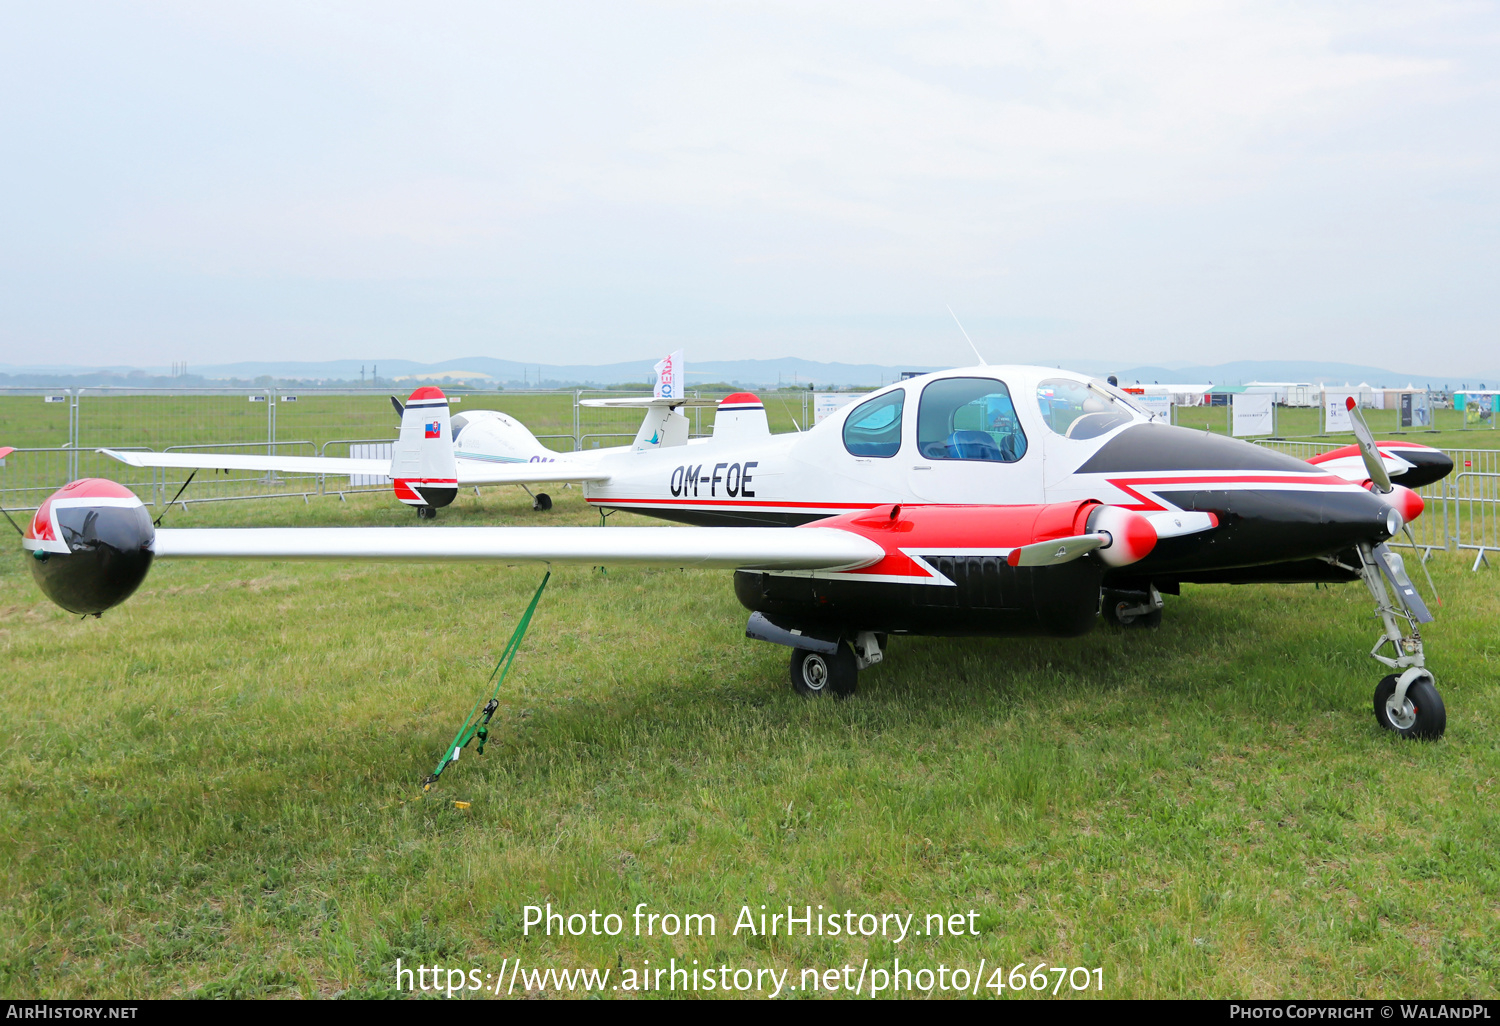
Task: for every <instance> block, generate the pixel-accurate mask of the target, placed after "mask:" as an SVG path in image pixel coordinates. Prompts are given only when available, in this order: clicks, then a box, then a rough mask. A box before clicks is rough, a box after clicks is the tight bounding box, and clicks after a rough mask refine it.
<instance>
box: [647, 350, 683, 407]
mask: <svg viewBox="0 0 1500 1026" xmlns="http://www.w3.org/2000/svg"><path fill="white" fill-rule="evenodd" d="M651 369H652V370H654V371H656V387H655V388H653V389H652V390H651V394H652V395H653V396H655V397H656V398H658V399H681V398H682V395H683V390H684V389H685V388H686V387H687V370H686V368H685V367H684V366H683V363H682V350H681V349H679V350H677V351H676V352H674V353H672V354H670V355H668V356H664V357H662V358H661V360H660V361H658V362H657V364H656V366H655V367H653V368H651Z"/></svg>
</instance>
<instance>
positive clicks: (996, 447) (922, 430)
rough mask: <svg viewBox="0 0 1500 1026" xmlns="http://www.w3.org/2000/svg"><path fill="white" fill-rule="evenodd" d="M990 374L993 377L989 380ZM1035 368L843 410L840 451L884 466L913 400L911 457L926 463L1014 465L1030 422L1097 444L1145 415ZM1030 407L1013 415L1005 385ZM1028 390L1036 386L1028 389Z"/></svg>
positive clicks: (904, 389)
mask: <svg viewBox="0 0 1500 1026" xmlns="http://www.w3.org/2000/svg"><path fill="white" fill-rule="evenodd" d="M985 372H992V373H993V374H994V376H991V373H985ZM1046 373H1047V372H1046V371H1044V370H1041V369H1040V368H1029V367H1027V368H974V369H973V370H971V371H966V372H963V373H961V374H953V373H951V372H950V374H949V375H946V376H942V377H932V378H929V379H919V380H917V381H912V382H910V383H908V384H904V385H903V386H901V387H899V388H893V389H891V390H890V391H886V392H881V393H879V394H877V395H874V396H871V397H870V398H869V399H866V400H865V401H864V402H862V403H859V404H858V405H856V406H854V407H853V408H852V409H850V411H849V413H848V415H847V416H845V417H844V423H843V441H844V448H845V449H847V450H848V451H849V453H850V454H851V455H854V456H865V457H876V458H881V459H889V458H891V457H894V456H896V455H897V454H898V453H899V452H900V450H901V446H902V441H903V437H902V432H903V423H904V422H905V421H904V414H905V412H906V405H907V402H908V398H909V397H910V396H913V395H914V396H915V398H916V407H917V408H916V421H917V422H916V446H917V455H918V456H919V458H922V459H929V460H980V461H986V462H991V463H1015V462H1017V461H1018V460H1020V459H1022V458H1023V457H1024V456H1025V455H1026V451H1027V448H1028V446H1029V442H1028V439H1027V435H1026V430H1025V428H1024V426H1023V424H1030V425H1032V428H1033V433H1035V430H1036V427H1035V424H1036V421H1037V420H1038V419H1040V420H1041V422H1042V424H1043V425H1045V426H1046V428H1047V429H1048V430H1049V431H1051V432H1053V433H1054V434H1057V435H1060V436H1062V437H1064V438H1072V439H1089V438H1098V437H1099V436H1101V435H1104V434H1107V433H1108V432H1110V431H1113V430H1115V429H1116V428H1119V427H1123V426H1125V425H1127V424H1131V423H1135V422H1137V421H1140V420H1145V419H1149V415H1148V414H1146V413H1144V412H1143V411H1141V410H1139V409H1137V408H1136V407H1135V406H1133V405H1132V404H1131V403H1130V402H1129V400H1128V399H1127V398H1126V397H1125V396H1123V395H1120V394H1119V393H1117V392H1114V391H1112V390H1110V389H1109V388H1107V387H1106V386H1105V385H1103V384H1100V383H1098V382H1094V381H1081V380H1079V379H1078V378H1072V377H1061V376H1055V377H1054V376H1050V375H1049V376H1045V377H1039V376H1040V375H1045V374H1046ZM1002 377H1005V378H1009V379H1010V381H1011V384H1014V385H1016V386H1017V387H1018V388H1019V389H1020V390H1021V391H1020V392H1019V393H1018V394H1019V395H1020V396H1021V397H1022V399H1021V401H1022V402H1025V395H1026V392H1027V391H1028V390H1031V391H1032V395H1033V398H1034V401H1035V404H1036V405H1035V407H1033V408H1032V409H1029V410H1025V411H1024V415H1023V412H1022V411H1018V410H1017V407H1016V400H1015V398H1014V397H1013V396H1012V393H1011V389H1010V385H1007V384H1006V382H1005V381H1004V380H1002ZM1031 382H1036V385H1035V387H1034V389H1031V388H1030V385H1031Z"/></svg>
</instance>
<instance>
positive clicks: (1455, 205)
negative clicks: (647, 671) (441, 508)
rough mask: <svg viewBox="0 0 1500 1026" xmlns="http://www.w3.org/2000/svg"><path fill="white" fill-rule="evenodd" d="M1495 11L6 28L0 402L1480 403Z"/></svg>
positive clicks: (918, 14)
mask: <svg viewBox="0 0 1500 1026" xmlns="http://www.w3.org/2000/svg"><path fill="white" fill-rule="evenodd" d="M1497 85H1500V11H1497V7H1496V5H1495V4H1493V3H1443V2H1437V0H1414V2H1405V0H1398V2H1390V3H1380V2H1371V0H1361V2H1356V3H1349V4H1281V3H1274V2H1267V0H1259V2H1253V3H1245V4H1236V3H1212V2H1208V0H1192V2H1186V3H1144V4H1127V3H1121V2H1101V3H1093V4H1070V3H1061V2H1056V0H1048V2H1045V3H1042V2H1038V3H1029V4H1027V3H1019V4H943V3H916V2H904V3H899V4H883V3H877V2H871V0H862V2H859V3H850V4H815V3H809V2H806V0H799V2H794V3H785V4H776V3H739V4H686V3H635V4H630V3H623V2H619V0H615V2H610V3H603V4H585V3H562V2H552V3H546V4H537V5H526V4H516V3H512V4H497V3H478V4H442V3H431V2H428V3H421V4H417V3H407V4H399V5H398V4H379V3H374V2H370V0H360V2H358V3H348V4H327V3H323V4H319V3H309V2H305V0H299V2H295V3H274V2H268V0H256V2H254V3H246V4H242V5H238V6H236V5H232V4H228V3H196V4H182V5H178V4H171V3H149V2H143V0H136V2H132V3H129V4H119V3H109V4H98V5H92V4H81V3H46V4H32V3H24V2H20V0H0V363H15V364H33V363H49V364H50V363H78V364H101V363H126V364H137V365H147V364H151V365H155V364H165V363H168V362H170V361H173V360H186V361H188V362H189V363H190V364H198V365H205V364H209V363H223V362H229V361H232V360H244V359H278V360H279V359H333V358H354V359H364V358H371V359H379V358H391V357H408V358H414V359H429V360H437V359H448V358H453V357H463V356H470V355H486V356H495V357H501V358H511V359H518V360H536V361H546V362H549V363H598V362H610V361H615V360H621V359H634V358H641V357H655V356H658V355H660V354H661V353H662V352H665V351H667V350H668V349H671V348H676V347H678V346H682V347H685V348H686V349H687V350H688V355H689V359H690V360H691V359H698V360H703V359H727V358H745V357H757V356H760V357H775V356H785V355H798V356H804V357H808V358H812V359H819V360H843V361H859V362H864V361H875V362H882V363H890V364H901V363H930V364H943V363H955V362H965V361H966V360H967V359H968V355H967V354H968V348H967V346H966V345H965V344H964V342H963V339H962V336H961V335H959V334H958V331H957V329H956V328H955V327H953V324H952V320H951V319H950V318H949V315H948V312H947V309H946V307H947V306H948V305H951V306H952V307H953V309H954V310H955V311H956V312H957V313H958V315H959V316H960V317H961V318H962V319H963V321H964V323H965V326H966V327H967V328H968V329H969V333H970V334H971V335H972V336H973V337H974V339H975V341H976V342H977V343H979V345H980V348H981V349H982V350H983V351H984V354H985V356H986V357H987V358H988V359H989V360H990V361H991V362H999V361H1016V362H1023V361H1024V362H1032V361H1035V362H1048V363H1057V362H1065V361H1066V360H1067V359H1069V358H1078V359H1091V360H1092V359H1110V358H1112V359H1116V360H1119V361H1120V363H1121V365H1122V366H1125V365H1135V364H1139V363H1144V362H1149V361H1159V362H1172V361H1175V362H1185V361H1191V362H1206V363H1216V362H1222V361H1226V360H1231V359H1247V358H1248V359H1253V358H1278V359H1283V358H1284V359H1320V360H1343V361H1348V362H1358V363H1366V364H1376V365H1383V366H1387V367H1390V368H1393V369H1396V370H1398V371H1401V370H1407V369H1411V370H1418V369H1420V370H1424V371H1431V372H1433V373H1452V374H1455V375H1458V374H1462V373H1465V372H1470V371H1481V370H1482V371H1490V370H1493V369H1494V368H1497V367H1500V330H1497V329H1500V289H1497V283H1500V276H1497V271H1500V260H1497V251H1500V250H1497V247H1500V232H1497V227H1500V218H1497V213H1500V211H1497V199H1496V185H1497V176H1496V172H1497V157H1500V139H1497V135H1500V102H1497V101H1500V89H1497Z"/></svg>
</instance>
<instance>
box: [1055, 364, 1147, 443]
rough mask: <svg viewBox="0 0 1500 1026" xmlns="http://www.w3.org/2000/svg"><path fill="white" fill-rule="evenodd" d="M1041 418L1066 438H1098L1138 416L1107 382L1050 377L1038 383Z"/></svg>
mask: <svg viewBox="0 0 1500 1026" xmlns="http://www.w3.org/2000/svg"><path fill="white" fill-rule="evenodd" d="M1036 402H1037V406H1038V407H1040V408H1041V411H1042V420H1043V421H1044V422H1045V423H1046V425H1047V426H1048V427H1049V428H1051V429H1052V430H1053V431H1054V432H1056V433H1057V434H1059V435H1062V436H1063V437H1064V438H1097V437H1099V436H1100V435H1102V434H1105V433H1106V432H1109V431H1113V430H1114V429H1115V428H1117V427H1120V426H1121V425H1123V424H1129V423H1131V422H1133V421H1134V420H1135V416H1134V414H1133V412H1132V411H1133V410H1134V409H1135V407H1133V406H1131V405H1130V404H1128V403H1126V402H1125V400H1124V399H1123V398H1122V397H1120V396H1118V395H1115V394H1114V393H1112V392H1109V391H1107V390H1106V388H1105V386H1103V385H1098V384H1094V383H1091V382H1083V381H1075V380H1073V379H1072V378H1048V379H1047V380H1045V381H1043V382H1042V383H1041V384H1039V385H1037V387H1036Z"/></svg>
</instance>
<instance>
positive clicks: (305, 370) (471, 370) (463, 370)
mask: <svg viewBox="0 0 1500 1026" xmlns="http://www.w3.org/2000/svg"><path fill="white" fill-rule="evenodd" d="M655 363H656V360H655V359H651V360H631V361H627V362H624V363H611V364H603V365H596V366H579V365H565V364H545V363H543V364H537V363H520V362H517V361H514V360H496V359H493V358H491V357H472V358H466V359H462V360H444V361H441V362H438V363H419V362H417V361H414V360H379V361H363V360H330V361H326V362H309V363H301V362H294V361H276V362H271V361H267V362H245V363H226V364H212V365H207V366H197V365H193V366H190V367H189V368H188V371H189V374H190V376H191V377H192V378H193V379H195V380H203V381H210V382H211V381H227V380H235V381H245V382H251V381H255V380H256V379H257V378H263V377H269V378H272V379H274V380H277V381H305V382H314V381H326V382H342V383H347V382H359V381H365V382H369V383H374V381H375V378H376V377H377V376H378V377H379V380H380V382H381V383H382V384H394V383H396V382H400V381H406V380H414V379H436V380H449V381H468V382H469V383H471V384H472V383H483V382H486V381H488V382H495V383H497V384H502V385H508V386H509V385H515V386H521V385H529V386H531V387H533V388H538V387H544V386H558V387H562V386H573V385H601V386H602V385H619V384H624V383H628V382H647V381H651V380H653V379H654V374H653V372H652V367H653V366H654V365H655ZM937 369H939V368H937V367H932V366H928V365H920V364H913V365H905V366H901V367H887V366H882V365H879V364H872V363H871V364H852V363H819V362H817V361H815V360H803V359H799V358H796V357H786V358H783V359H779V360H706V361H702V362H696V361H694V360H693V359H692V357H691V355H689V357H688V360H687V370H688V384H689V385H690V386H691V385H693V384H695V383H705V384H706V383H709V382H729V383H735V384H742V385H760V386H765V385H770V386H774V385H777V384H783V385H803V386H806V385H807V384H809V383H811V384H814V385H816V386H818V387H823V386H841V385H872V386H874V385H881V384H890V383H891V382H892V381H895V380H896V379H898V378H899V377H900V376H901V372H902V371H921V372H924V373H925V372H926V371H930V370H937ZM167 373H168V371H167V368H164V367H150V368H143V369H140V370H137V369H134V368H129V367H110V368H93V367H66V366H53V367H13V366H7V365H0V375H5V376H8V377H12V378H23V377H24V378H26V379H28V381H27V383H36V384H42V383H45V381H47V380H56V379H57V378H59V377H68V378H76V377H89V376H98V375H105V376H110V377H119V378H129V377H130V376H131V375H132V374H133V375H134V377H135V378H137V379H139V378H147V379H151V380H153V381H159V380H160V379H161V377H164V376H165V375H166V374H167Z"/></svg>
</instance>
